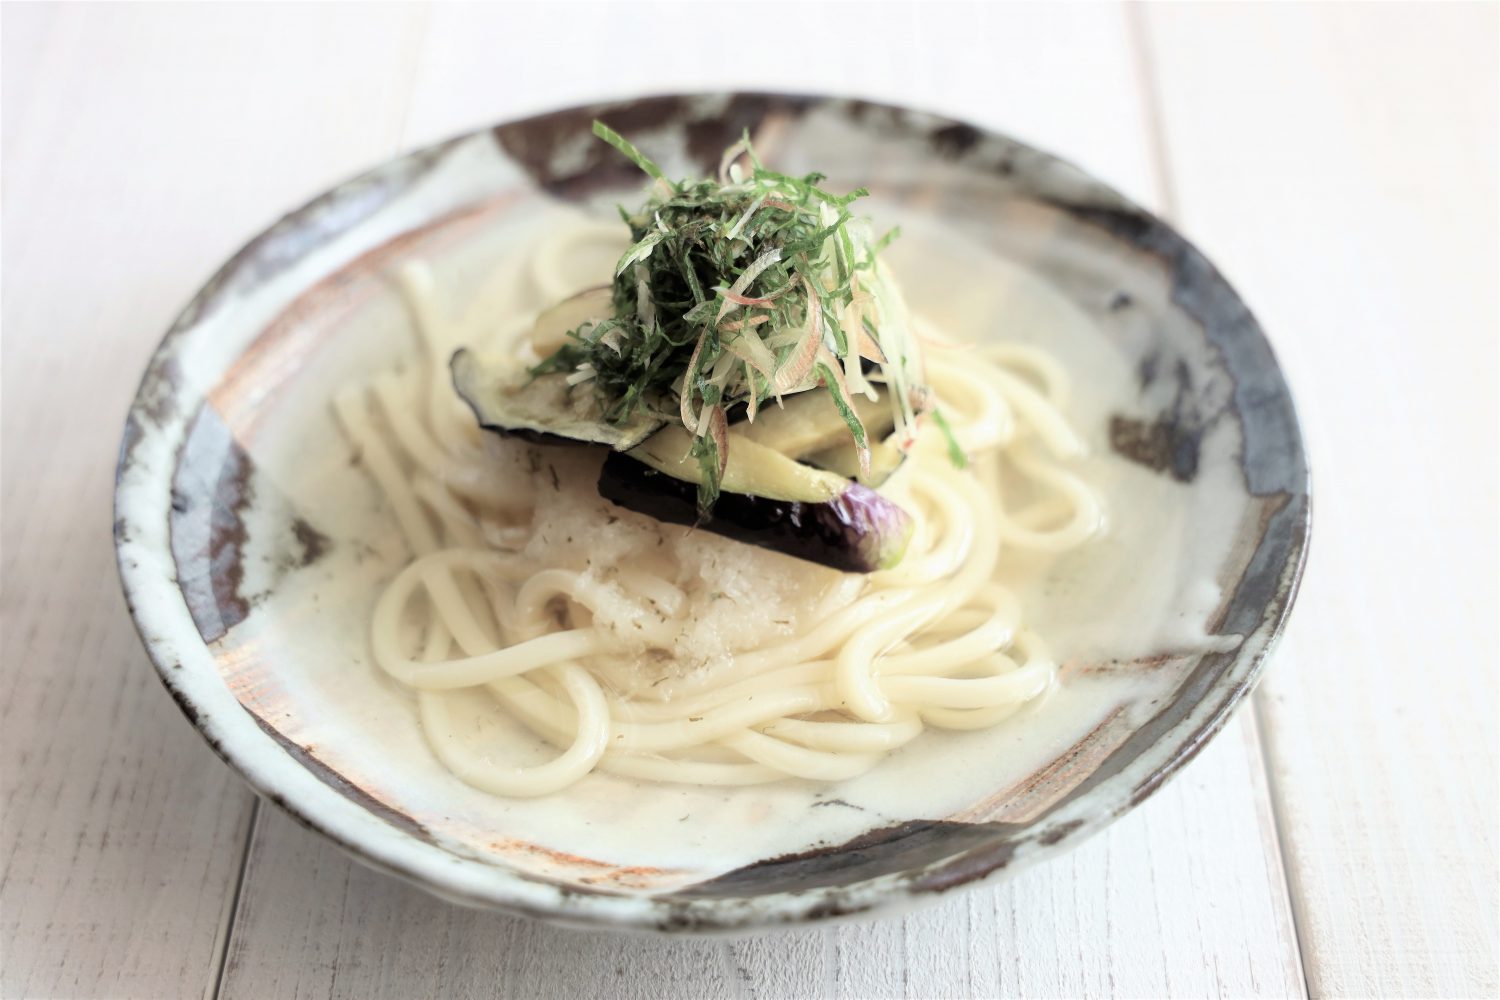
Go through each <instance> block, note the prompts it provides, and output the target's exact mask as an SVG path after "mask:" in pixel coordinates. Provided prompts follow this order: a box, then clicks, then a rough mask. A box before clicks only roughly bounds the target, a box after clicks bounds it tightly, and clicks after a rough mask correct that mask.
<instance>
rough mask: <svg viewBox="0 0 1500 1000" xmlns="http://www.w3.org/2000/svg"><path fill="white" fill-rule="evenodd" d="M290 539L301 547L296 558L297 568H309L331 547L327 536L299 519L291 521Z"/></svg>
mask: <svg viewBox="0 0 1500 1000" xmlns="http://www.w3.org/2000/svg"><path fill="white" fill-rule="evenodd" d="M292 537H293V538H295V539H296V540H297V544H298V545H299V546H301V552H300V553H299V554H298V556H297V565H298V566H299V567H307V566H311V565H312V564H313V563H315V562H317V561H318V560H319V559H322V558H323V556H324V555H325V554H326V553H327V552H328V549H329V546H330V545H332V542H330V541H329V538H328V536H327V535H325V534H323V533H322V532H321V531H319V530H318V529H317V528H314V527H313V526H312V525H310V524H308V523H307V522H306V521H305V520H303V519H302V518H300V517H298V518H294V519H293V520H292Z"/></svg>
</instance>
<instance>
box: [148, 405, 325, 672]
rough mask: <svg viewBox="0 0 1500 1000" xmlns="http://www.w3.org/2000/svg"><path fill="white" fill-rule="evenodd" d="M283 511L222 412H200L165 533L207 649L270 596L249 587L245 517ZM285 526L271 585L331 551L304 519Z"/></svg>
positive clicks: (270, 557)
mask: <svg viewBox="0 0 1500 1000" xmlns="http://www.w3.org/2000/svg"><path fill="white" fill-rule="evenodd" d="M262 494H267V495H262ZM284 506H286V500H285V498H284V497H282V496H280V495H279V494H278V493H277V492H276V491H275V490H274V488H269V487H267V484H266V483H265V482H264V481H263V480H258V478H257V476H256V467H255V463H254V461H253V460H252V459H251V458H250V456H249V455H248V454H247V453H246V452H245V450H244V449H243V448H241V447H240V445H239V443H238V442H237V441H236V440H235V439H234V435H233V433H231V431H230V430H229V428H228V426H227V425H226V424H225V423H224V420H223V418H222V417H220V415H219V413H218V411H217V410H216V409H214V407H213V406H212V405H207V404H205V405H204V406H202V407H200V408H199V410H198V414H197V416H196V417H194V418H193V422H192V425H191V427H190V428H189V430H188V435H187V439H186V441H184V442H183V446H182V450H181V452H179V453H178V456H177V463H176V472H175V473H174V475H173V479H172V505H171V511H170V513H169V514H168V518H167V525H168V531H169V534H170V536H171V545H172V560H173V563H174V564H175V566H176V570H177V586H178V588H179V589H180V590H181V591H182V597H183V600H184V601H185V602H186V603H187V607H188V611H189V613H190V614H191V615H192V617H193V624H194V625H196V626H197V628H198V634H199V635H201V636H202V637H203V641H204V642H205V643H213V642H216V641H218V640H219V639H222V638H223V637H224V635H225V634H227V633H228V632H229V630H230V629H232V628H234V627H235V626H236V625H238V624H239V623H240V622H242V621H244V620H245V618H246V617H248V616H249V614H250V610H251V608H252V607H253V606H254V605H255V604H256V603H257V602H258V601H259V600H260V599H261V598H262V597H264V596H265V595H264V594H263V593H259V594H252V593H250V592H249V589H248V588H247V587H246V586H245V566H246V560H247V559H248V553H247V547H248V544H249V542H250V538H249V534H248V529H247V527H246V515H247V514H248V513H249V512H250V511H251V510H252V509H258V510H259V512H260V513H261V515H262V516H264V515H265V514H266V512H267V511H268V510H277V508H279V507H284ZM277 512H278V513H279V511H277ZM281 523H282V524H283V525H284V527H283V528H281V529H278V530H277V531H275V532H273V533H272V535H270V536H268V537H269V538H270V539H271V540H272V541H273V542H274V545H273V548H272V551H271V552H268V553H266V559H267V566H268V568H269V569H270V570H271V572H272V573H273V574H274V576H273V580H274V579H279V578H280V576H281V575H283V574H285V573H289V572H292V571H293V570H297V569H301V568H305V567H307V566H311V565H312V564H313V563H315V562H317V561H318V560H319V559H321V558H322V557H323V556H324V555H325V554H327V552H328V551H329V550H330V549H331V548H332V546H333V542H332V540H331V539H330V538H329V537H328V536H327V535H326V534H324V533H323V532H321V531H319V530H318V529H317V528H316V527H314V526H313V525H312V524H310V523H309V522H308V521H307V520H306V519H305V518H303V517H301V516H300V515H294V514H288V515H287V517H286V520H285V521H282V522H281ZM265 540H267V539H264V538H263V539H261V541H265ZM262 547H264V546H262Z"/></svg>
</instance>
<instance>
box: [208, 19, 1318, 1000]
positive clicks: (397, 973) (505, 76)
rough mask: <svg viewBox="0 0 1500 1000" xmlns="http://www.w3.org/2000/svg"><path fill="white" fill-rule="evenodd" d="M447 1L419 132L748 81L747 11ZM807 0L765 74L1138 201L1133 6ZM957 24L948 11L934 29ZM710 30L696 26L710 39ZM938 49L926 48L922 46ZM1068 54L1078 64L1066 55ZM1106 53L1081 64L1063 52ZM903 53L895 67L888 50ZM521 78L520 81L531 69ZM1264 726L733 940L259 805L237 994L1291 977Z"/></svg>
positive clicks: (424, 73) (1176, 982) (870, 992)
mask: <svg viewBox="0 0 1500 1000" xmlns="http://www.w3.org/2000/svg"><path fill="white" fill-rule="evenodd" d="M570 10H571V11H572V12H574V16H571V17H569V18H568V19H567V21H566V24H564V23H562V22H560V21H559V20H558V19H557V18H556V16H555V14H554V13H551V12H549V11H546V10H544V9H542V8H540V7H535V8H533V7H519V8H517V7H505V8H498V7H488V8H474V7H453V6H446V7H439V8H435V9H434V10H433V11H432V19H431V23H430V25H429V27H428V41H427V44H426V46H425V47H424V50H423V53H422V55H421V57H420V59H419V60H418V62H417V67H418V68H417V78H416V81H415V84H414V87H413V91H412V96H411V109H412V110H411V115H410V118H409V121H408V124H407V126H406V129H405V132H404V135H405V137H406V141H407V142H408V143H409V144H411V143H417V142H422V141H427V140H429V139H433V138H438V137H441V136H444V135H448V134H452V133H453V132H455V131H459V130H461V129H463V128H466V127H472V126H475V125H478V124H482V123H484V122H487V121H491V120H494V119H496V118H501V117H506V116H509V115H512V114H520V113H525V112H529V111H535V110H541V109H544V108H547V107H552V106H558V105H561V104H565V103H567V102H570V101H577V100H584V99H591V98H597V97H599V96H601V95H605V94H612V93H619V92H621V90H622V87H623V85H622V84H621V82H620V77H619V76H618V75H617V73H616V72H615V69H614V68H613V67H612V64H609V63H607V62H603V61H600V60H591V59H588V58H580V57H579V55H578V54H579V53H595V52H604V51H621V52H643V51H671V52H673V53H674V58H673V60H671V61H670V65H664V66H661V67H658V68H657V74H658V75H656V76H653V77H651V78H649V79H646V78H642V77H632V78H631V79H632V80H633V81H634V86H633V87H631V88H630V89H633V90H638V91H641V92H648V91H664V90H669V89H673V88H681V87H687V88H694V89H703V88H709V87H715V86H732V85H735V84H736V83H742V82H744V80H743V78H738V77H737V72H738V71H737V70H736V68H735V67H734V66H733V65H725V64H724V60H723V59H722V58H721V57H720V54H719V53H718V50H714V51H712V52H710V51H709V50H708V48H709V47H705V46H703V45H702V44H701V39H702V38H706V37H716V36H719V35H724V36H726V37H727V35H725V33H728V34H733V33H734V32H735V31H738V30H740V28H741V27H742V13H743V12H742V11H740V10H738V9H737V8H728V7H725V8H712V9H705V8H695V13H694V21H693V24H692V25H691V26H690V27H691V29H692V34H693V38H688V37H687V33H688V28H689V26H684V24H683V23H682V20H681V18H680V17H679V16H678V15H679V14H680V11H681V10H682V8H680V7H671V8H659V7H656V6H640V5H632V6H630V7H629V8H624V7H616V6H602V7H594V6H590V7H587V8H580V7H576V6H575V7H573V8H570ZM951 13H952V16H953V21H954V22H956V23H958V24H960V25H961V26H962V28H963V30H964V31H965V33H966V35H967V36H968V37H969V38H970V39H971V43H970V44H966V45H963V46H958V47H951V46H948V45H947V44H946V39H948V38H949V37H950V36H951V31H952V30H953V29H952V22H940V21H939V20H938V19H933V18H928V17H925V16H923V15H922V14H921V13H919V12H918V11H917V10H916V9H915V8H900V7H879V8H869V9H867V10H865V11H862V13H861V17H860V18H858V19H854V20H851V19H850V17H849V8H847V7H838V6H827V7H825V6H819V5H803V6H799V8H798V18H799V23H801V24H803V26H804V27H805V28H806V30H807V31H808V32H810V33H811V34H813V35H817V34H818V33H819V32H826V33H827V34H828V36H829V37H834V36H841V37H844V38H846V39H847V41H848V47H847V50H845V49H842V48H838V47H831V48H830V49H829V50H828V51H826V52H823V53H821V55H820V58H819V59H816V60H808V59H806V58H805V57H804V55H803V54H802V53H801V52H800V50H797V49H796V48H795V47H792V46H785V47H783V46H775V45H773V46H767V47H764V48H763V49H762V50H760V51H759V54H758V56H757V59H758V60H759V62H758V65H757V78H758V79H761V80H773V81H776V83H777V86H779V87H783V88H787V89H812V90H816V89H829V90H835V91H843V92H863V93H866V94H868V95H870V96H873V97H885V98H888V99H892V100H899V101H902V102H904V103H912V104H916V105H919V106H922V105H927V106H935V107H941V108H943V109H944V110H946V111H948V112H949V113H955V114H959V115H962V116H965V117H969V118H972V119H974V120H976V121H979V122H981V123H985V124H992V125H995V126H998V127H1001V128H1005V129H1007V130H1008V131H1012V132H1015V133H1016V134H1019V135H1023V136H1026V137H1029V138H1032V139H1033V140H1035V141H1037V142H1039V143H1041V144H1043V145H1047V146H1052V147H1055V148H1057V149H1059V150H1062V151H1065V152H1067V153H1068V154H1069V155H1071V156H1072V157H1073V158H1075V159H1077V160H1079V161H1080V162H1082V163H1084V164H1085V165H1087V166H1089V167H1090V168H1092V169H1096V170H1097V171H1098V172H1099V173H1101V174H1102V175H1103V176H1105V177H1108V178H1110V179H1111V180H1112V181H1113V182H1115V183H1116V184H1118V185H1119V186H1121V187H1122V188H1124V189H1125V190H1127V191H1129V192H1130V193H1132V194H1134V195H1135V196H1137V197H1140V198H1142V199H1144V200H1146V201H1148V202H1152V201H1154V200H1155V196H1156V188H1155V173H1156V172H1155V168H1154V165H1153V164H1152V162H1151V158H1150V155H1149V147H1148V144H1147V143H1146V130H1145V127H1144V125H1145V119H1144V117H1143V116H1144V110H1143V109H1144V103H1143V102H1142V100H1141V95H1140V93H1139V91H1138V89H1137V66H1136V65H1135V63H1134V62H1133V61H1132V55H1131V50H1130V48H1129V45H1128V36H1127V32H1126V25H1125V22H1124V18H1123V15H1122V14H1121V12H1120V11H1118V10H1115V9H1111V8H1070V7H1055V8H1041V7H990V6H972V7H962V8H956V9H955V11H954V12H951ZM944 24H947V27H946V28H945V27H944ZM694 39H698V41H697V42H695V41H694ZM924 52H925V53H941V56H942V58H941V59H930V60H929V59H924V58H921V57H920V56H916V55H914V54H916V53H924ZM1064 56H1066V58H1063V57H1064ZM1079 60H1083V62H1084V63H1086V64H1087V65H1088V66H1090V72H1089V73H1088V74H1077V73H1075V72H1072V71H1069V70H1065V69H1064V67H1071V66H1077V65H1079V64H1080V63H1079ZM892 66H900V67H901V72H900V73H898V74H893V73H892V72H891V69H890V67H892ZM522 84H524V86H522ZM1261 774H1262V770H1261V763H1260V755H1259V749H1258V745H1257V743H1256V739H1255V731H1254V727H1253V724H1252V722H1251V720H1249V719H1247V718H1242V719H1239V720H1236V721H1235V722H1234V723H1233V724H1231V726H1230V728H1229V729H1228V730H1227V731H1226V733H1225V734H1224V735H1223V736H1222V737H1221V738H1220V740H1219V741H1218V742H1216V743H1215V745H1214V746H1212V747H1211V748H1210V749H1209V750H1208V751H1206V752H1205V754H1204V755H1203V756H1202V758H1201V759H1200V760H1198V761H1196V762H1195V763H1194V764H1192V765H1191V766H1190V767H1189V769H1188V770H1187V771H1186V772H1185V774H1184V775H1183V776H1182V777H1181V778H1180V779H1179V780H1177V781H1175V782H1173V783H1172V784H1171V785H1169V786H1168V787H1167V788H1166V789H1165V790H1164V791H1163V792H1161V793H1160V794H1159V795H1158V796H1157V797H1156V798H1155V799H1153V800H1152V801H1151V802H1149V803H1148V804H1147V805H1146V806H1145V807H1143V808H1142V809H1141V810H1140V812H1139V813H1138V814H1136V815H1133V816H1132V817H1129V818H1128V819H1126V820H1125V821H1123V822H1122V823H1120V824H1119V825H1117V826H1116V827H1114V828H1112V829H1111V830H1110V831H1108V833H1106V834H1105V835H1103V836H1101V837H1100V838H1099V839H1097V840H1096V841H1094V842H1093V843H1090V844H1088V845H1085V846H1084V847H1083V848H1082V849H1081V850H1080V851H1078V852H1076V853H1074V854H1073V855H1072V856H1070V857H1068V858H1065V859H1062V860H1060V861H1057V862H1055V863H1053V864H1050V865H1047V866H1045V867H1042V868H1039V869H1036V870H1034V871H1030V872H1026V873H1023V874H1022V875H1021V876H1020V877H1019V878H1018V879H1017V880H1016V881H1014V882H1013V883H1010V884H1008V885H1006V886H1002V887H1000V888H998V889H993V890H981V891H977V892H974V893H970V894H960V895H956V896H954V897H953V898H952V899H949V900H945V901H943V903H942V904H941V905H939V906H937V907H935V908H933V909H931V910H927V911H923V912H919V913H917V914H915V915H912V916H910V917H907V918H905V919H893V920H886V921H877V922H872V923H864V924H854V925H850V926H845V927H837V928H831V929H819V930H813V931H802V932H792V933H783V934H775V935H770V936H766V937H763V938H754V939H747V940H738V941H695V940H683V941H662V940H654V939H639V938H618V937H614V936H610V935H604V934H582V935H580V934H577V933H573V932H566V931H558V930H553V929H550V928H547V927H545V926H542V925H539V924H536V923H533V922H528V921H521V920H516V919H513V918H509V917H503V916H498V915H493V914H479V913H473V912H470V911H466V910H458V909H454V908H452V907H449V906H446V905H444V904H441V903H438V902H436V901H433V900H431V899H429V898H427V897H426V896H424V895H422V894H421V893H419V892H417V891H415V890H412V889H410V888H408V887H405V886H403V885H401V884H399V883H396V882H394V881H392V880H389V879H386V878H384V877H381V876H377V875H374V874H371V873H369V872H366V871H364V870H362V869H360V868H358V867H357V866H355V865H353V864H352V863H350V862H347V861H345V860H344V859H343V858H342V856H341V855H339V854H338V853H337V852H336V851H335V850H334V849H332V848H331V847H329V846H328V845H326V844H325V843H323V842H322V841H320V840H319V839H317V838H315V837H313V836H312V835H309V834H307V833H305V832H304V831H302V830H301V829H299V828H297V827H295V826H293V825H292V824H290V823H289V822H287V821H286V820H285V819H284V818H283V817H281V816H280V815H279V814H277V813H275V812H274V811H273V810H265V811H263V813H262V817H261V821H260V822H259V824H258V828H257V832H256V836H255V840H254V846H253V849H252V851H251V853H250V856H249V858H248V861H247V868H246V878H245V883H244V890H243V895H242V906H241V913H240V919H239V921H238V923H237V925H236V929H235V934H234V938H233V941H232V944H231V948H230V953H229V958H228V961H227V963H226V970H225V979H224V994H225V995H226V996H229V997H239V996H244V997H257V996H291V997H299V996H350V997H375V996H402V995H411V994H424V995H445V996H447V995H451V996H469V995H494V994H499V995H518V996H533V995H536V996H566V995H581V996H597V995H610V996H622V997H630V996H695V997H710V996H788V995H794V996H802V995H807V996H815V995H818V996H877V995H880V996H884V995H894V996H902V995H906V996H930V995H942V994H962V993H970V994H973V995H995V994H998V993H1002V992H1003V993H1024V994H1038V995H1080V996H1082V995H1090V996H1094V995H1098V996H1102V995H1111V994H1113V995H1125V996H1128V995H1138V996H1164V995H1169V994H1178V995H1203V994H1207V993H1210V992H1212V993H1216V994H1218V995H1244V996H1252V995H1263V996H1286V995H1291V994H1300V993H1301V992H1302V985H1301V980H1300V968H1299V964H1298V961H1297V957H1296V945H1295V935H1294V933H1293V930H1292V927H1291V922H1290V915H1289V909H1288V906H1287V902H1286V896H1285V886H1284V881H1283V878H1282V873H1281V869H1280V863H1279V857H1278V854H1277V849H1276V844H1275V837H1274V830H1273V829H1272V824H1271V822H1270V810H1269V804H1268V799H1267V797H1266V793H1265V788H1264V784H1263V782H1262V780H1261Z"/></svg>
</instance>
